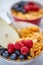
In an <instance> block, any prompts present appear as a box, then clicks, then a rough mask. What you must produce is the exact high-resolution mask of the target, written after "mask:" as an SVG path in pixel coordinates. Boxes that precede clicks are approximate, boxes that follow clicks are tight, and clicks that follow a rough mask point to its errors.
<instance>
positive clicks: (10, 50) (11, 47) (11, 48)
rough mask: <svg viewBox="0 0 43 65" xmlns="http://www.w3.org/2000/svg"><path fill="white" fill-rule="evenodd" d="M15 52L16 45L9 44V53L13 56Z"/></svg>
mask: <svg viewBox="0 0 43 65" xmlns="http://www.w3.org/2000/svg"><path fill="white" fill-rule="evenodd" d="M14 51H15V45H14V44H12V43H9V44H8V52H9V53H10V54H11V53H13V52H14Z"/></svg>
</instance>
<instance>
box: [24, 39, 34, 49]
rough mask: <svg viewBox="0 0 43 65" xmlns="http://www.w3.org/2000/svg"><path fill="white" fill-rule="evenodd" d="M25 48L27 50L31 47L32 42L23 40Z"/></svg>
mask: <svg viewBox="0 0 43 65" xmlns="http://www.w3.org/2000/svg"><path fill="white" fill-rule="evenodd" d="M24 45H25V46H26V47H28V49H30V48H32V47H33V41H32V40H25V44H24Z"/></svg>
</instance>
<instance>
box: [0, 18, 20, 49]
mask: <svg viewBox="0 0 43 65" xmlns="http://www.w3.org/2000/svg"><path fill="white" fill-rule="evenodd" d="M17 39H19V35H18V33H17V32H16V30H14V29H13V28H12V27H10V26H9V25H8V24H7V23H6V22H5V21H4V20H3V19H1V18H0V45H1V46H2V47H4V48H7V45H8V44H9V43H14V44H15V42H16V40H17Z"/></svg>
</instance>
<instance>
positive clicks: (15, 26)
mask: <svg viewBox="0 0 43 65" xmlns="http://www.w3.org/2000/svg"><path fill="white" fill-rule="evenodd" d="M7 16H8V17H9V19H10V20H11V21H12V22H14V19H13V17H12V16H11V14H9V13H8V12H7ZM9 25H10V26H11V27H12V28H13V29H15V30H16V31H17V32H18V35H19V36H20V29H19V28H18V26H17V24H16V22H14V24H13V23H11V24H9Z"/></svg>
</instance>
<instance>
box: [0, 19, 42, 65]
mask: <svg viewBox="0 0 43 65" xmlns="http://www.w3.org/2000/svg"><path fill="white" fill-rule="evenodd" d="M0 30H1V31H0V59H1V60H2V61H4V62H5V63H7V64H9V63H10V64H12V65H14V64H15V65H18V64H21V65H25V64H29V63H31V62H33V61H35V60H37V59H39V57H40V56H41V55H42V50H43V32H42V31H41V30H40V28H39V27H38V26H36V25H32V24H31V23H30V24H28V27H24V28H22V29H21V30H20V36H18V32H17V31H16V30H15V29H12V27H10V26H9V25H8V24H6V23H5V22H3V20H2V19H1V21H0ZM5 63H4V64H5Z"/></svg>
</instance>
